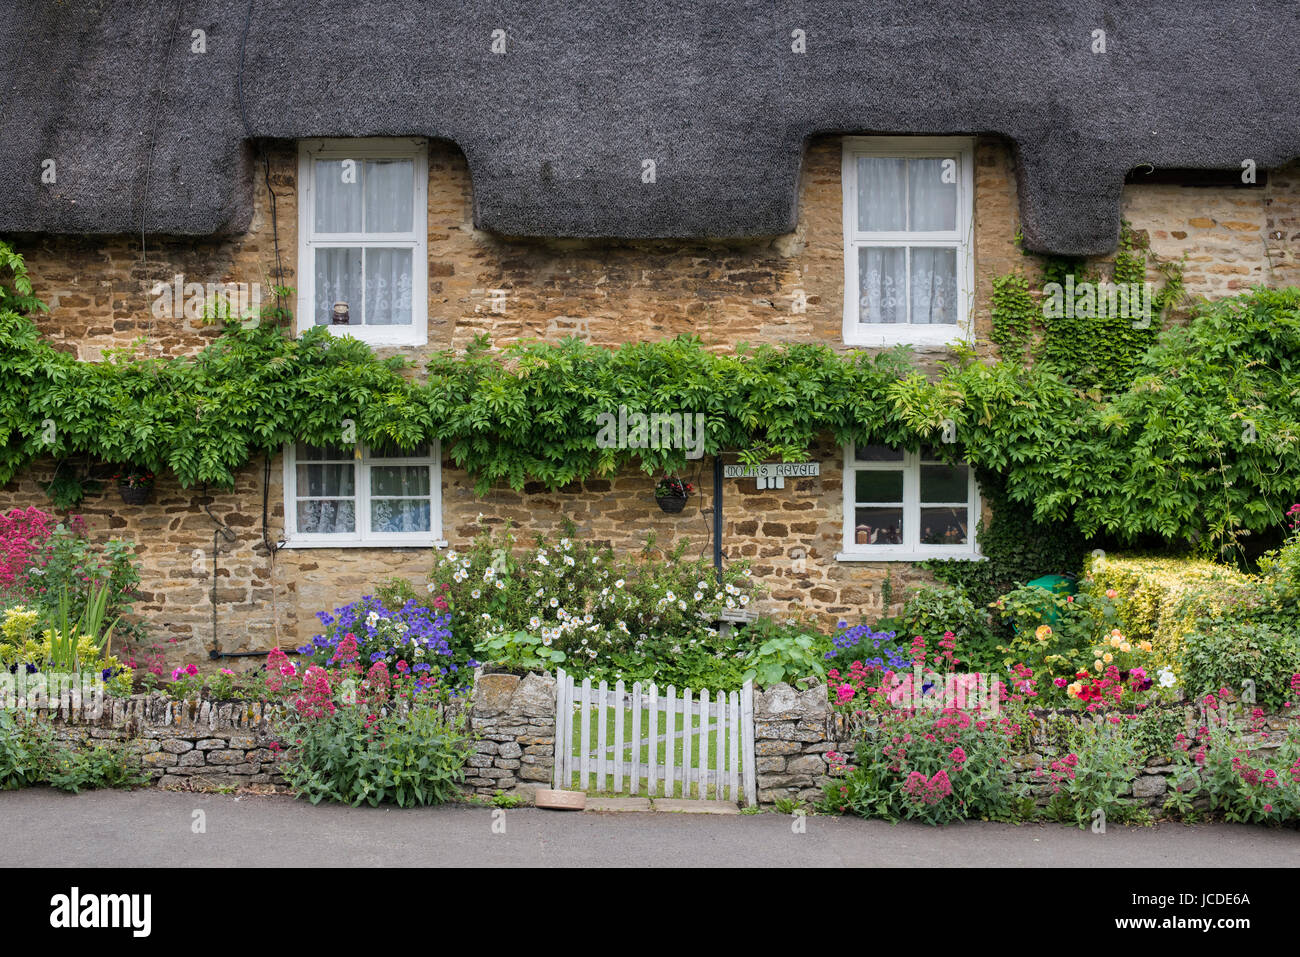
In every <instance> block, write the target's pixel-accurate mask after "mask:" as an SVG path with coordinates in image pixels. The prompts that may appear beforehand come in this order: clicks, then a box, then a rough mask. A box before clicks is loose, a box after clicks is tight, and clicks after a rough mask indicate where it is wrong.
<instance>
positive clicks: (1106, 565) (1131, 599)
mask: <svg viewBox="0 0 1300 957" xmlns="http://www.w3.org/2000/svg"><path fill="white" fill-rule="evenodd" d="M1085 587H1086V589H1087V591H1088V592H1089V593H1091V594H1093V595H1098V594H1105V593H1108V591H1112V590H1113V591H1114V593H1115V595H1114V602H1115V609H1116V612H1117V614H1118V616H1119V625H1118V627H1119V629H1120V630H1121V631H1123V632H1124V634H1125V635H1126V636H1128V638H1129V640H1130V641H1133V642H1138V641H1143V640H1145V641H1150V642H1151V643H1152V645H1153V647H1154V650H1155V655H1156V661H1157V662H1158V663H1159V664H1161V665H1174V666H1177V664H1178V662H1179V660H1180V653H1181V650H1182V646H1183V642H1184V640H1185V639H1186V637H1187V635H1188V634H1190V633H1191V632H1192V631H1193V630H1194V629H1196V628H1197V627H1198V625H1199V623H1200V622H1202V621H1204V620H1206V619H1217V618H1220V617H1224V616H1241V615H1247V616H1249V615H1250V614H1252V613H1253V611H1254V609H1256V608H1257V607H1258V605H1259V603H1260V594H1259V591H1258V587H1257V583H1256V582H1255V581H1254V580H1253V579H1252V578H1251V576H1249V575H1246V574H1243V573H1242V572H1240V571H1238V570H1237V569H1235V568H1230V567H1228V566H1226V565H1217V564H1215V563H1213V562H1208V561H1203V560H1200V559H1189V558H1127V557H1121V556H1105V557H1102V556H1098V557H1094V558H1092V559H1090V560H1089V562H1088V566H1087V578H1086V579H1085Z"/></svg>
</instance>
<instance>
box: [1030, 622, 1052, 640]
mask: <svg viewBox="0 0 1300 957" xmlns="http://www.w3.org/2000/svg"><path fill="white" fill-rule="evenodd" d="M1051 633H1052V628H1051V626H1050V625H1039V626H1038V629H1037V630H1036V631H1035V632H1034V636H1035V637H1036V638H1037V639H1038V640H1039V641H1046V640H1047V639H1048V636H1049V635H1051Z"/></svg>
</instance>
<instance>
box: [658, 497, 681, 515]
mask: <svg viewBox="0 0 1300 957" xmlns="http://www.w3.org/2000/svg"><path fill="white" fill-rule="evenodd" d="M655 501H656V502H658V503H659V507H660V508H661V509H663V511H665V512H670V513H672V512H680V511H681V510H682V509H684V508H685V507H686V496H685V495H656V496H655Z"/></svg>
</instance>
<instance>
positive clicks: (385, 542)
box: [280, 537, 447, 550]
mask: <svg viewBox="0 0 1300 957" xmlns="http://www.w3.org/2000/svg"><path fill="white" fill-rule="evenodd" d="M280 547H281V548H418V549H421V550H423V549H427V548H446V547H447V541H446V539H442V538H438V539H435V538H432V537H429V538H423V539H394V538H371V539H367V540H365V541H357V540H348V541H321V540H319V539H313V538H303V537H298V538H291V539H288V540H286V541H285V542H283V543H282V544H281V545H280Z"/></svg>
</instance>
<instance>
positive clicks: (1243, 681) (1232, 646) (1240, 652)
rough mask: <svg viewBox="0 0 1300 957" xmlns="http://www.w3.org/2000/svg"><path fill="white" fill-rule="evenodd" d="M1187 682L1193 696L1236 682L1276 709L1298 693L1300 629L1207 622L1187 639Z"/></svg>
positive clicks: (1237, 688) (1242, 691)
mask: <svg viewBox="0 0 1300 957" xmlns="http://www.w3.org/2000/svg"><path fill="white" fill-rule="evenodd" d="M1179 665H1180V666H1181V672H1182V679H1183V684H1184V686H1185V687H1186V688H1187V690H1188V692H1189V693H1191V694H1192V695H1193V696H1199V695H1201V694H1203V693H1205V692H1208V691H1218V690H1219V689H1220V688H1230V689H1233V691H1234V692H1235V693H1236V694H1237V695H1238V697H1242V696H1244V695H1245V696H1249V697H1251V698H1253V700H1254V701H1255V702H1258V703H1259V705H1260V706H1261V707H1264V708H1266V709H1269V710H1276V709H1277V708H1278V707H1280V706H1281V705H1282V704H1283V703H1284V702H1287V701H1290V700H1292V698H1293V692H1292V690H1291V676H1292V675H1293V674H1295V673H1296V672H1300V634H1297V632H1296V631H1294V630H1291V631H1283V630H1280V629H1278V628H1277V627H1275V626H1273V625H1268V624H1261V623H1251V622H1243V621H1218V622H1206V623H1204V625H1203V626H1202V628H1200V629H1198V630H1196V631H1193V632H1192V633H1191V634H1189V635H1188V636H1187V637H1186V638H1185V639H1184V640H1183V645H1182V650H1181V654H1180V656H1179Z"/></svg>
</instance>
